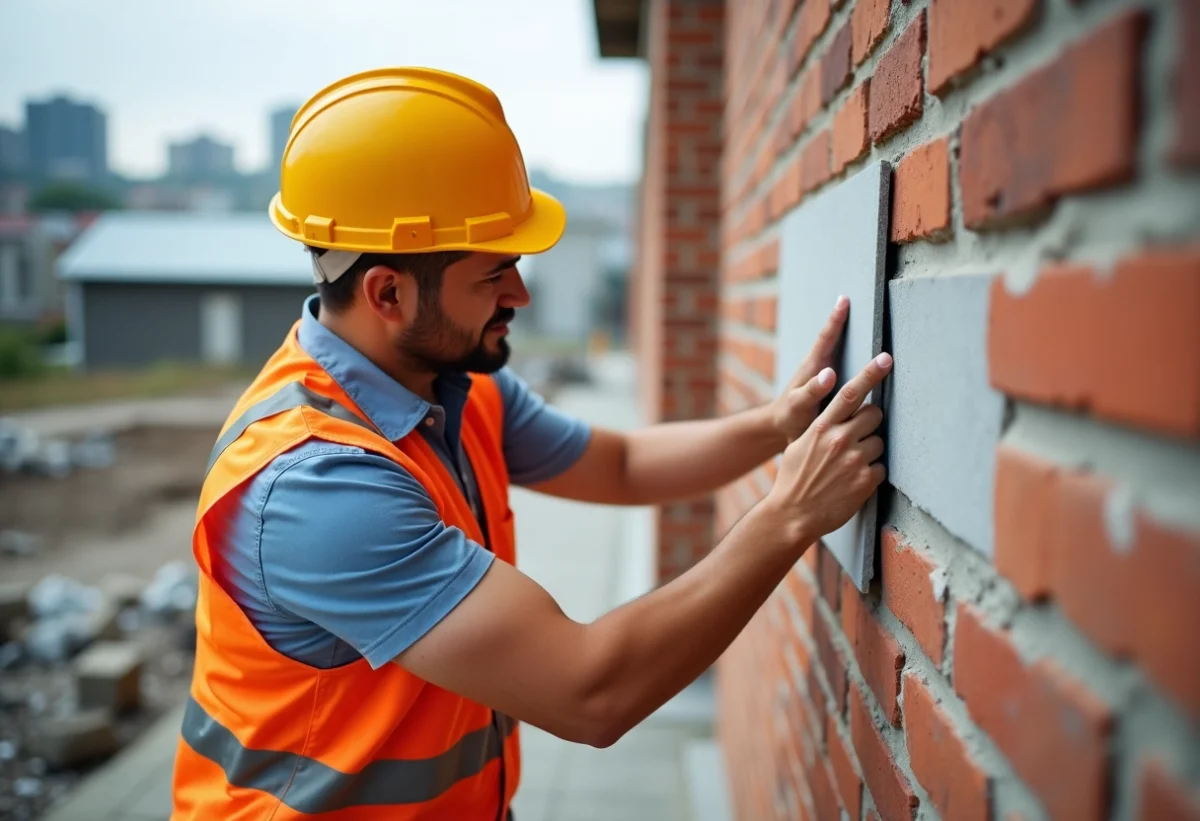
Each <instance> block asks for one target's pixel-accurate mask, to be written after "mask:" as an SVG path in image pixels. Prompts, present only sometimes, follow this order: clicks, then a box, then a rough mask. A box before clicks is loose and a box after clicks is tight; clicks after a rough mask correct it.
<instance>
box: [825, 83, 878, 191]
mask: <svg viewBox="0 0 1200 821" xmlns="http://www.w3.org/2000/svg"><path fill="white" fill-rule="evenodd" d="M870 88H871V81H870V80H869V79H868V80H864V81H863V82H862V84H861V85H859V86H858V88H856V89H854V91H853V92H851V93H850V96H849V97H847V98H846V102H844V103H842V107H841V108H839V109H838V110H837V113H836V114H834V115H833V173H834V174H840V173H841V172H842V169H843V168H845V167H846V166H847V165H849V164H850V163H852V162H854V161H855V160H857V159H858V158H859V157H861V156H862V155H863V154H865V153H866V151H867V149H868V148H870V147H871V141H870V140H868V139H867V100H868V96H869V94H870Z"/></svg>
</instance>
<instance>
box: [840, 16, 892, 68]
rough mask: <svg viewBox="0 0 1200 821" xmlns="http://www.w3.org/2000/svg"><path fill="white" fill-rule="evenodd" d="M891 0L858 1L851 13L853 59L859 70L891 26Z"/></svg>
mask: <svg viewBox="0 0 1200 821" xmlns="http://www.w3.org/2000/svg"><path fill="white" fill-rule="evenodd" d="M890 5H891V0H858V2H857V3H855V4H854V10H853V11H851V12H850V31H851V39H852V41H853V42H852V49H851V58H852V59H853V60H854V65H855V67H856V68H857V67H858V66H859V65H861V64H862V61H863V60H865V59H867V56H868V55H870V53H871V52H872V51H874V50H875V47H876V46H877V45H879V41H880V40H882V39H883V35H885V34H887V30H888V28H889V27H890V26H891V18H890V13H891V12H890V8H889V7H890Z"/></svg>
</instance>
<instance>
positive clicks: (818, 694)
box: [805, 645, 829, 728]
mask: <svg viewBox="0 0 1200 821" xmlns="http://www.w3.org/2000/svg"><path fill="white" fill-rule="evenodd" d="M817 650H818V655H819V653H820V645H818V647H817ZM820 678H821V674H820V672H819V671H818V669H817V665H815V664H814V665H813V667H812V669H811V670H809V671H808V679H807V681H806V682H805V685H806V687H807V689H808V695H809V698H810V699H811V700H812V707H813V710H812V714H813V726H818V725H819V726H820V727H821V728H824V726H825V722H826V720H827V719H828V718H829V702H828V700H827V699H826V698H825V691H824V690H823V689H822V688H821V683H820V681H819V679H820Z"/></svg>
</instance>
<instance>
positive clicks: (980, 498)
mask: <svg viewBox="0 0 1200 821" xmlns="http://www.w3.org/2000/svg"><path fill="white" fill-rule="evenodd" d="M992 279H993V277H991V276H953V277H934V278H921V279H907V280H893V281H892V282H891V283H889V284H888V302H889V305H888V313H889V316H890V322H891V337H892V353H893V355H894V356H895V361H896V364H895V370H894V372H893V375H892V379H891V380H889V387H888V390H887V391H886V394H887V395H886V399H885V402H884V411H885V413H884V419H885V424H886V426H887V456H886V464H887V468H888V481H889V482H890V483H891V484H892V486H893V487H895V488H897V489H898V490H900V491H902V492H903V493H904V494H905V495H907V496H908V498H909V499H910V500H911V501H913V502H914V503H915V504H917V505H918V506H919V507H921V508H922V509H924V510H926V511H928V512H929V513H930V514H932V515H933V516H934V517H935V518H936V519H938V520H939V521H941V522H942V523H943V524H944V525H945V526H946V528H947V529H948V530H949V531H951V532H952V533H954V534H955V535H956V536H958V537H959V538H961V539H963V540H964V541H965V542H967V543H968V544H970V545H971V546H972V547H974V548H975V549H976V550H979V551H980V552H981V553H983V554H984V555H986V556H990V555H992V542H993V530H994V526H993V515H992V497H993V483H994V478H995V454H996V442H997V440H998V439H999V438H1000V434H1001V425H1002V423H1003V418H1004V396H1003V395H1002V394H1001V393H999V392H997V391H996V390H994V389H993V388H992V387H991V386H990V385H989V383H988V376H987V374H988V362H987V318H988V299H989V292H990V288H991V282H992Z"/></svg>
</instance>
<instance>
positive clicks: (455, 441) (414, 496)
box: [216, 296, 590, 668]
mask: <svg viewBox="0 0 1200 821" xmlns="http://www.w3.org/2000/svg"><path fill="white" fill-rule="evenodd" d="M317 306H318V301H317V297H316V296H312V297H309V298H308V299H307V300H306V301H305V303H304V310H303V316H302V319H301V323H300V330H299V344H300V346H301V347H302V348H303V349H304V350H305V351H306V352H307V353H308V354H309V355H310V356H312V358H313V359H315V360H316V361H317V362H318V363H319V364H320V365H321V367H323V368H324V369H325V370H326V371H328V372H329V374H330V375H331V376H332V377H333V378H334V379H335V380H337V382H338V384H339V385H341V387H342V388H343V389H344V390H345V391H346V393H348V394H349V395H350V397H351V398H352V399H353V400H354V401H355V402H356V403H357V404H358V406H359V407H360V408H361V409H362V410H363V412H364V413H366V414H367V415H368V416H369V417H370V418H371V421H372V422H374V423H375V425H376V426H378V427H379V429H380V430H382V431H383V432H384V434H385V435H386V436H387V437H388V438H389V439H391V440H392V441H397V440H399V439H401V438H403V437H404V436H406V435H408V434H409V433H411V432H412V431H413V430H417V431H419V432H420V435H421V436H424V437H425V438H426V439H427V440H428V441H429V443H430V444H431V445H432V446H433V449H434V451H435V452H436V453H437V454H438V456H439V457H440V458H441V459H442V461H443V462H444V463H445V464H446V465H447V467H449V468H450V472H451V474H452V475H454V476H455V477H456V479H457V480H458V482H459V483H460V487H462V488H463V489H464V491H465V492H466V494H467V497H468V500H469V501H471V503H472V506H473V507H475V508H476V510H478V507H479V499H478V494H477V492H476V489H475V484H474V477H473V475H472V473H471V468H470V464H469V463H468V461H467V459H466V456H465V454H464V451H463V447H462V442H461V439H460V436H459V433H460V431H461V427H462V413H463V408H464V406H465V404H466V401H467V393H468V391H469V389H470V380H469V378H468V377H467V376H466V375H465V374H452V375H446V376H442V377H439V378H438V380H437V381H436V382H435V384H434V387H435V391H436V394H437V397H438V402H439V404H436V405H432V404H430V403H428V402H426V401H425V400H423V399H421V398H420V397H419V396H417V395H416V394H414V393H412V392H411V391H409V390H407V389H406V388H404V387H403V386H402V385H400V384H399V383H398V382H396V381H395V380H393V379H392V378H391V377H389V376H388V375H387V374H385V373H384V372H383V371H382V370H380V369H379V368H378V367H376V366H375V365H374V364H372V363H371V362H370V361H369V360H368V359H367V358H366V357H365V356H363V355H362V354H361V353H359V352H358V351H357V350H355V349H354V348H352V347H351V346H350V345H349V344H348V343H346V342H345V341H344V340H342V339H341V338H340V337H338V336H337V335H336V334H335V333H333V331H331V330H329V329H328V328H326V327H325V326H324V325H322V324H321V323H320V322H318V321H317V316H316V311H317ZM495 379H496V381H497V383H498V385H499V388H500V393H501V395H502V396H503V399H504V458H505V461H506V462H507V464H508V471H509V476H510V480H511V481H512V483H513V484H517V485H521V484H530V483H533V482H538V481H544V480H546V479H549V478H552V477H554V476H556V475H558V474H559V473H561V472H563V471H564V470H566V469H567V468H569V467H570V466H571V465H573V464H574V463H575V461H576V460H577V459H578V458H579V457H580V456H581V455H582V453H583V451H584V449H585V448H586V447H587V443H588V439H589V434H590V430H589V428H588V426H587V425H585V424H584V423H583V422H582V421H580V420H578V419H575V418H572V417H570V416H567V415H565V414H564V413H562V412H561V411H559V410H558V409H556V408H554V407H553V406H551V405H548V404H547V403H546V402H545V401H544V400H543V399H542V398H541V397H540V396H538V395H537V394H536V393H535V392H533V391H532V390H531V389H530V388H529V387H528V386H527V385H526V384H525V383H524V382H523V381H522V380H521V379H520V378H519V377H518V376H517V375H516V374H515V373H513V372H512V371H511V370H509V369H507V368H506V369H504V370H501V371H500V372H499V373H498V374H496V375H495ZM217 515H219V516H221V517H222V518H223V521H222V522H221V523H220V526H219V527H218V528H216V530H217V531H218V535H217V537H216V538H217V540H218V550H219V555H221V556H222V557H224V559H225V561H224V562H223V563H222V564H221V565H220V573H219V575H218V581H219V582H220V583H221V585H222V587H223V588H224V589H225V590H226V591H227V592H228V593H229V595H230V596H231V597H232V598H233V599H234V601H236V602H237V603H238V605H239V606H240V607H241V608H242V610H243V612H245V614H246V615H247V617H248V618H249V619H250V621H251V623H252V624H253V625H254V626H255V628H256V629H257V630H258V631H259V633H261V634H262V636H263V638H264V639H265V640H266V641H267V642H268V643H269V644H270V645H271V647H273V648H274V649H275V650H277V651H278V652H280V653H282V654H284V655H286V656H288V657H290V658H293V659H296V660H298V661H301V662H304V663H305V664H309V665H312V666H314V667H320V668H329V667H337V666H340V665H343V664H348V663H350V662H353V661H356V660H357V659H358V658H360V657H363V658H366V660H367V661H368V662H369V663H370V664H371V666H372V667H373V668H379V667H380V666H382V665H383V664H386V663H387V662H388V661H390V660H391V659H393V658H395V657H396V656H397V655H398V654H399V653H400V652H402V651H403V650H405V649H406V648H408V647H409V645H411V644H412V643H413V642H415V641H416V640H417V639H419V638H420V637H421V636H422V635H424V634H425V633H426V632H427V631H428V630H430V629H431V628H432V627H433V626H434V625H436V624H437V623H438V622H439V621H440V620H441V619H442V618H443V617H445V615H446V614H447V613H449V612H450V611H451V610H453V609H454V607H455V606H456V605H457V604H458V603H459V602H460V601H462V599H463V597H465V596H466V595H467V594H468V593H469V592H470V591H471V589H472V588H473V587H474V586H475V584H476V583H477V582H478V581H479V580H480V579H481V578H482V577H483V574H484V572H485V571H486V570H487V569H488V567H489V566H490V564H491V562H492V560H493V558H494V556H493V554H492V553H491V552H490V551H488V550H487V549H486V548H484V547H482V546H480V545H478V544H476V543H475V542H473V541H471V540H470V539H468V538H467V537H466V535H465V534H464V533H463V532H462V531H461V530H459V529H458V528H456V527H447V526H446V525H445V524H443V522H442V521H441V519H440V518H439V517H438V512H437V508H436V507H435V505H434V503H433V500H432V499H431V498H430V497H429V494H428V493H427V492H426V490H425V488H424V487H423V486H422V485H421V484H420V483H419V482H418V481H417V480H416V479H414V478H413V476H412V475H411V474H410V473H409V472H408V471H406V470H405V469H404V468H402V467H401V466H400V465H398V464H396V463H395V462H393V461H392V460H390V459H387V458H385V457H382V456H378V455H376V454H373V453H370V452H368V451H364V450H363V449H361V448H357V447H350V446H346V445H340V444H335V443H332V442H323V441H317V440H309V441H306V442H304V443H302V444H300V445H299V446H297V447H295V448H294V449H292V450H290V451H287V452H285V453H283V454H280V455H279V456H277V457H276V458H275V459H274V461H272V462H271V463H270V464H268V465H267V466H266V467H265V468H264V469H263V470H262V471H260V472H259V473H258V474H256V475H255V476H254V478H253V479H252V480H251V481H250V482H249V483H248V484H247V485H246V486H245V488H244V489H243V490H242V492H241V493H240V494H239V495H238V496H237V497H236V498H234V499H233V500H232V501H231V502H230V503H229V504H228V505H224V506H223V510H222V511H221V512H220V513H218V514H217Z"/></svg>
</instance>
